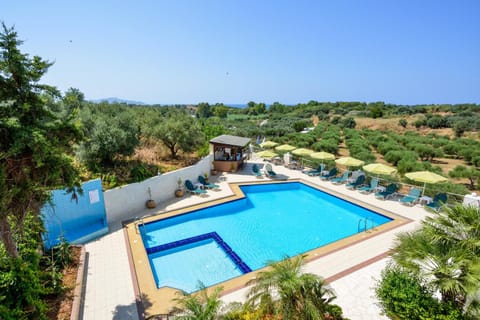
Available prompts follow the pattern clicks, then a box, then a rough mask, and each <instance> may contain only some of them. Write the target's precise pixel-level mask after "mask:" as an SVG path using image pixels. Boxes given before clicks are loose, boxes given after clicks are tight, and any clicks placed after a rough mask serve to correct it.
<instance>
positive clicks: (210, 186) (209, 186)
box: [198, 176, 220, 189]
mask: <svg viewBox="0 0 480 320" xmlns="http://www.w3.org/2000/svg"><path fill="white" fill-rule="evenodd" d="M198 182H200V183H201V184H203V187H204V188H207V189H218V188H220V186H219V185H218V184H214V183H208V182H207V181H206V180H205V177H203V176H198Z"/></svg>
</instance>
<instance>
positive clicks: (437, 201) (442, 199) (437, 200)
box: [426, 193, 447, 211]
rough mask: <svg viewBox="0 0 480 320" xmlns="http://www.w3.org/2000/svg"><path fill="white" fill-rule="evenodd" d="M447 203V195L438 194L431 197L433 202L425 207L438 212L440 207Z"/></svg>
mask: <svg viewBox="0 0 480 320" xmlns="http://www.w3.org/2000/svg"><path fill="white" fill-rule="evenodd" d="M446 202H447V194H446V193H438V194H436V195H435V197H433V201H432V202H430V203H429V204H427V205H426V207H428V208H430V209H433V210H435V211H439V210H440V209H441V208H442V206H443V205H444V204H445V203H446Z"/></svg>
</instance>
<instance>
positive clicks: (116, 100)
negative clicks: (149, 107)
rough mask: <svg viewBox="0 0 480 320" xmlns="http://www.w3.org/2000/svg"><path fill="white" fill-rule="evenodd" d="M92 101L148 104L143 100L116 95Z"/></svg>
mask: <svg viewBox="0 0 480 320" xmlns="http://www.w3.org/2000/svg"><path fill="white" fill-rule="evenodd" d="M90 102H93V103H100V102H108V103H126V104H136V105H146V103H145V102H142V101H133V100H126V99H120V98H116V97H110V98H102V99H95V100H90Z"/></svg>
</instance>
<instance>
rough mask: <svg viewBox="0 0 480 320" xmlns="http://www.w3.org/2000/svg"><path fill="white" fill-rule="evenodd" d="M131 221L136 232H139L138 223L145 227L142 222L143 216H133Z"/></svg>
mask: <svg viewBox="0 0 480 320" xmlns="http://www.w3.org/2000/svg"><path fill="white" fill-rule="evenodd" d="M133 223H134V224H135V231H136V232H137V234H140V225H141V226H142V227H143V228H144V229H145V222H143V217H135V219H134V220H133Z"/></svg>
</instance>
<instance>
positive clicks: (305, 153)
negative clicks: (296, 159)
mask: <svg viewBox="0 0 480 320" xmlns="http://www.w3.org/2000/svg"><path fill="white" fill-rule="evenodd" d="M292 153H293V154H294V155H296V156H300V157H305V156H308V155H310V154H312V153H314V151H313V150H310V149H305V148H298V149H295V150H293V151H292Z"/></svg>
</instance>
